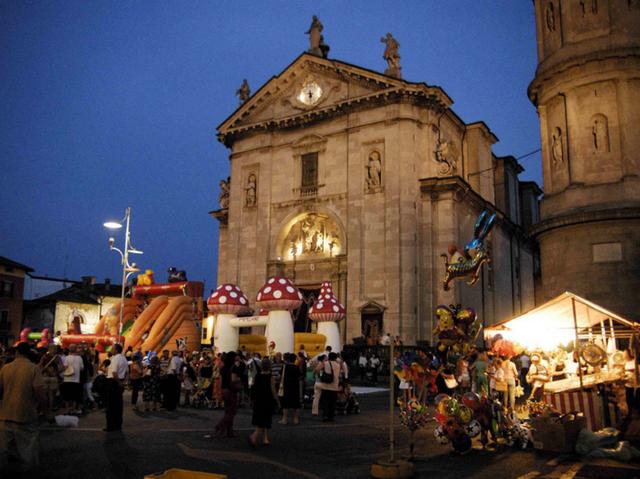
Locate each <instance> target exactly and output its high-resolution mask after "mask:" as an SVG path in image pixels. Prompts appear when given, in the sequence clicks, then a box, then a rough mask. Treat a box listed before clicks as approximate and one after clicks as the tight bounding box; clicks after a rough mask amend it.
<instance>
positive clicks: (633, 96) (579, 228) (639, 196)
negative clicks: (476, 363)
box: [529, 0, 640, 320]
mask: <svg viewBox="0 0 640 479" xmlns="http://www.w3.org/2000/svg"><path fill="white" fill-rule="evenodd" d="M534 5H535V13H536V27H537V44H538V67H537V70H536V75H535V78H534V80H533V81H532V82H531V85H530V86H529V98H530V99H531V101H532V102H533V104H534V105H535V106H536V107H537V109H538V114H539V117H540V133H541V138H542V161H543V175H544V199H543V201H542V205H541V221H540V222H539V223H538V224H537V225H535V226H534V228H533V234H534V235H535V236H536V237H537V239H538V241H539V244H540V258H541V272H542V285H541V286H542V287H541V289H540V291H538V292H537V294H536V296H537V298H536V299H537V302H538V303H540V302H543V301H546V300H548V299H550V298H552V297H554V296H556V295H558V294H560V293H562V292H564V291H571V292H574V293H576V294H578V295H580V296H583V297H585V298H587V299H589V300H591V301H594V302H596V303H598V304H601V305H602V306H604V307H606V308H608V309H611V310H612V311H614V312H616V313H618V314H621V315H623V316H626V317H628V318H630V319H635V320H640V308H638V306H637V296H638V291H640V258H639V257H640V0H582V1H578V0H571V1H566V0H535V1H534Z"/></svg>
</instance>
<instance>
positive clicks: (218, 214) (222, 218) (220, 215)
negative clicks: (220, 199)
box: [209, 208, 229, 228]
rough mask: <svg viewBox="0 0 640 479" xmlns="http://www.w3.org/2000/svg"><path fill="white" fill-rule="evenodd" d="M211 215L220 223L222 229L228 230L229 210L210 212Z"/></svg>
mask: <svg viewBox="0 0 640 479" xmlns="http://www.w3.org/2000/svg"><path fill="white" fill-rule="evenodd" d="M209 214H210V215H211V217H212V218H215V219H217V220H218V221H219V222H220V227H221V228H226V227H227V226H228V225H229V208H223V209H219V210H213V211H209Z"/></svg>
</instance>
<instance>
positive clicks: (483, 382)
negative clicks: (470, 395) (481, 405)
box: [473, 351, 489, 396]
mask: <svg viewBox="0 0 640 479" xmlns="http://www.w3.org/2000/svg"><path fill="white" fill-rule="evenodd" d="M473 371H474V377H475V392H476V393H478V394H480V395H481V396H487V395H488V394H489V381H488V380H487V353H485V352H484V351H482V352H480V353H478V358H477V359H476V360H475V361H474V363H473Z"/></svg>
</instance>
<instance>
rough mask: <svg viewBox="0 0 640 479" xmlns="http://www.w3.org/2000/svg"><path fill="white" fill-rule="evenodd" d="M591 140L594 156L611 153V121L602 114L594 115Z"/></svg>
mask: <svg viewBox="0 0 640 479" xmlns="http://www.w3.org/2000/svg"><path fill="white" fill-rule="evenodd" d="M591 139H592V148H593V149H592V151H593V153H594V154H599V153H608V152H609V151H610V143H609V121H608V119H607V117H606V116H605V115H603V114H601V113H598V114H597V115H593V117H592V118H591Z"/></svg>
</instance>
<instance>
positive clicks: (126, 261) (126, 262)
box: [118, 207, 131, 341]
mask: <svg viewBox="0 0 640 479" xmlns="http://www.w3.org/2000/svg"><path fill="white" fill-rule="evenodd" d="M125 218H126V220H127V226H126V231H125V235H124V252H123V254H122V292H121V294H120V324H119V327H118V341H119V340H120V336H122V327H123V324H122V323H123V321H124V292H125V288H126V283H127V268H128V267H129V223H130V220H131V207H127V210H126V213H125Z"/></svg>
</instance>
